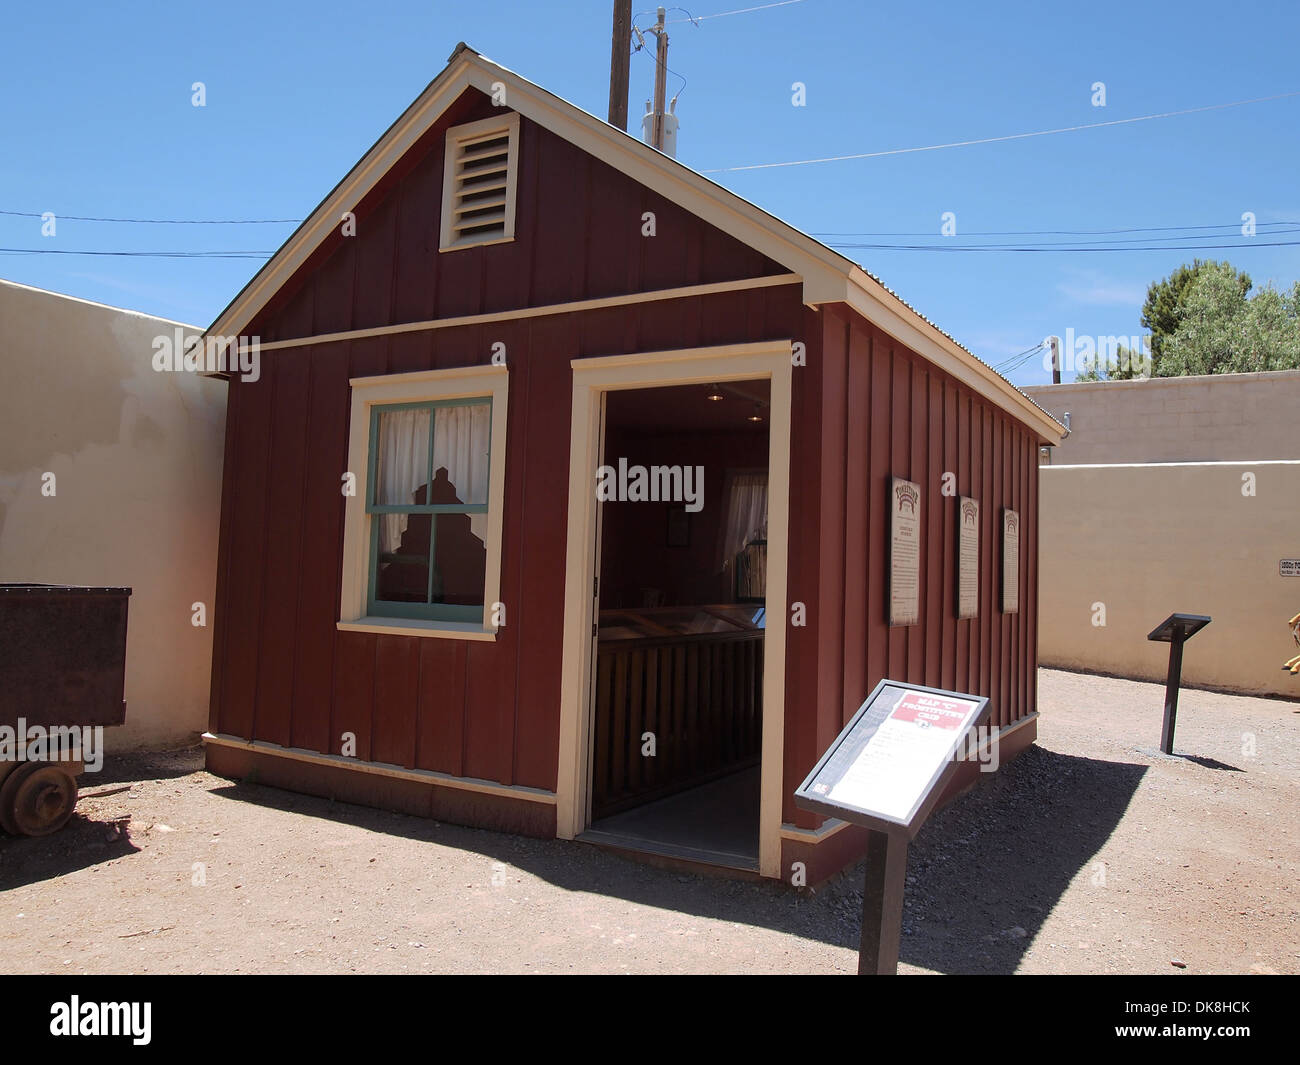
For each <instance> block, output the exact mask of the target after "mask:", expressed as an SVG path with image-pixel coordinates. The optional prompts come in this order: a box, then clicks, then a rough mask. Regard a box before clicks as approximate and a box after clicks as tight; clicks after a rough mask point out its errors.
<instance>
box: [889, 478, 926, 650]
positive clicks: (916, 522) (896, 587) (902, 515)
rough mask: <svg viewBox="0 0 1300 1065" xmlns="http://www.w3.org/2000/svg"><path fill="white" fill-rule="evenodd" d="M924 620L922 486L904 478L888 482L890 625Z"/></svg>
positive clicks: (910, 623)
mask: <svg viewBox="0 0 1300 1065" xmlns="http://www.w3.org/2000/svg"><path fill="white" fill-rule="evenodd" d="M920 618H921V486H920V485H919V484H915V483H914V482H912V481H905V480H903V478H901V477H892V478H890V482H889V623H890V624H891V625H915V624H916V623H917V622H918V621H919V620H920Z"/></svg>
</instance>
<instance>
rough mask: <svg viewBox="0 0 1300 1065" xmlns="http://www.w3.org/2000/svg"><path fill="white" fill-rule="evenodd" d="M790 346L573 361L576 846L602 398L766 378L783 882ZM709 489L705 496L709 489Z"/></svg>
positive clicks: (769, 774)
mask: <svg viewBox="0 0 1300 1065" xmlns="http://www.w3.org/2000/svg"><path fill="white" fill-rule="evenodd" d="M791 351H792V342H791V341H789V340H774V341H762V342H759V343H753V344H730V345H725V346H720V347H711V348H686V349H681V350H677V351H656V352H649V353H645V354H637V355H615V356H610V357H608V358H597V359H573V360H572V361H571V365H572V367H573V411H572V415H571V423H570V438H569V527H568V545H567V553H566V558H565V575H566V577H565V584H564V659H563V672H562V679H561V688H560V751H559V768H558V774H557V779H556V789H555V793H556V800H557V801H556V834H557V835H558V836H559V837H560V838H562V839H573V838H574V837H575V836H577V835H578V834H580V833H581V832H582V831H583V830H584V829H585V828H586V827H587V816H588V803H589V792H590V787H591V769H590V751H591V710H590V706H591V670H592V665H593V663H592V654H591V648H592V639H591V632H592V625H593V624H595V618H594V617H593V604H594V598H593V596H592V588H593V584H594V581H595V577H596V572H595V566H596V543H595V537H596V510H597V507H596V468H597V464H598V458H599V450H600V445H601V440H600V428H599V426H600V404H601V399H602V396H603V395H604V393H606V392H611V391H618V390H623V389H633V388H663V387H666V386H669V385H690V384H700V385H709V384H714V383H716V382H719V381H742V380H745V379H751V380H752V379H755V378H767V379H768V380H770V382H771V399H770V405H769V408H768V415H769V419H768V434H769V437H768V440H769V442H768V496H767V514H768V529H767V588H766V591H767V595H766V601H767V619H768V623H767V627H766V629H765V631H764V639H763V742H762V766H761V769H760V771H759V772H760V780H761V784H760V796H761V797H760V800H759V838H758V865H759V872H760V873H761V874H762V875H763V876H767V877H775V878H779V877H780V875H781V868H780V866H781V808H782V799H783V795H782V780H783V770H784V765H785V756H784V741H785V635H786V624H785V619H786V617H787V616H788V608H787V603H786V564H787V550H788V540H789V524H790V378H791V373H790V368H791ZM706 490H707V489H706Z"/></svg>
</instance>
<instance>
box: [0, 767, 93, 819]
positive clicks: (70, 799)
mask: <svg viewBox="0 0 1300 1065" xmlns="http://www.w3.org/2000/svg"><path fill="white" fill-rule="evenodd" d="M76 806H77V781H76V778H75V777H73V776H72V774H70V773H69V772H68V771H67V770H66V769H64V768H63V767H62V766H59V765H57V764H54V763H51V762H26V763H24V764H23V765H20V766H19V767H18V768H17V769H15V770H14V771H13V772H12V773H10V774H9V776H8V777H7V778H6V780H5V782H4V786H3V787H0V824H2V825H4V828H5V831H7V832H9V833H10V834H11V835H15V836H48V835H49V834H50V833H51V832H57V831H58V830H59V829H61V828H62V827H63V826H64V825H66V824H67V823H68V818H70V817H71V816H72V811H73V810H74V809H75V808H76Z"/></svg>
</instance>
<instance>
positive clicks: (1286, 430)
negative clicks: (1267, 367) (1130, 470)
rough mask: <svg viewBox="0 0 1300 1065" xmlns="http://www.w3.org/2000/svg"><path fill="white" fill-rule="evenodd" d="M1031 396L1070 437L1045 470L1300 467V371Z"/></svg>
mask: <svg viewBox="0 0 1300 1065" xmlns="http://www.w3.org/2000/svg"><path fill="white" fill-rule="evenodd" d="M1024 391H1025V393H1026V394H1027V395H1029V396H1030V397H1032V398H1033V400H1034V402H1035V403H1037V404H1038V405H1039V406H1041V407H1043V408H1044V409H1045V410H1047V411H1050V412H1051V414H1052V416H1053V417H1055V418H1056V419H1057V420H1058V421H1064V419H1065V412H1066V411H1069V412H1070V435H1069V436H1068V437H1066V438H1065V440H1064V441H1063V442H1062V443H1061V445H1060V446H1059V447H1056V448H1053V449H1051V452H1050V455H1049V457H1048V458H1046V459H1044V461H1045V462H1050V463H1051V464H1052V465H1064V466H1069V465H1088V464H1093V463H1109V462H1234V461H1235V462H1245V461H1248V460H1251V459H1300V433H1297V432H1296V431H1295V429H1296V418H1297V411H1300V370H1280V371H1276V372H1273V373H1243V374H1216V375H1214V376H1207V377H1159V378H1154V379H1152V380H1150V381H1106V382H1100V383H1093V384H1079V383H1074V384H1068V385H1037V386H1034V387H1032V388H1026V389H1025V390H1024Z"/></svg>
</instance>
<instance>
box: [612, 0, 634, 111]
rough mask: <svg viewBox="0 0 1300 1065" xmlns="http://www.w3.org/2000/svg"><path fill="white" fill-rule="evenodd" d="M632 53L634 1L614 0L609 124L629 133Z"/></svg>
mask: <svg viewBox="0 0 1300 1065" xmlns="http://www.w3.org/2000/svg"><path fill="white" fill-rule="evenodd" d="M631 52H632V0H614V39H613V42H612V43H611V45H610V53H609V124H610V125H611V126H617V127H618V128H619V129H621V130H623V131H624V132H626V131H627V90H628V66H629V63H630V61H631Z"/></svg>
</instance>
